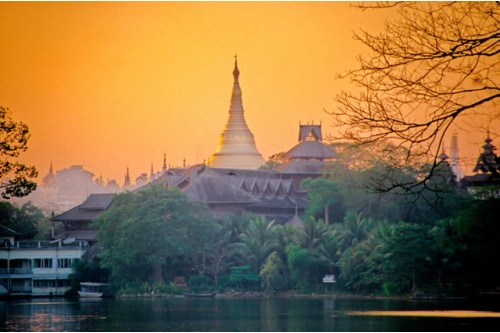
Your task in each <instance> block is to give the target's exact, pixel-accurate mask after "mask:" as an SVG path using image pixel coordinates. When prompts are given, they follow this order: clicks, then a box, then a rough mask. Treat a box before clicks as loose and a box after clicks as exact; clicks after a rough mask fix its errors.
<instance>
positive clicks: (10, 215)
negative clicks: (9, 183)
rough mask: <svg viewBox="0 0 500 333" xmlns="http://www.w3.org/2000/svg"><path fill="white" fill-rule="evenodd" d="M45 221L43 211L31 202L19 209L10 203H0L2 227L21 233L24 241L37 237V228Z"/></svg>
mask: <svg viewBox="0 0 500 333" xmlns="http://www.w3.org/2000/svg"><path fill="white" fill-rule="evenodd" d="M44 219H46V218H45V216H44V215H43V213H42V211H41V210H40V209H39V208H37V207H35V206H33V205H32V204H31V202H28V203H25V204H24V205H22V206H21V207H18V206H16V205H13V204H11V203H10V202H8V201H0V225H3V226H4V227H7V228H10V229H12V230H14V231H16V232H19V233H20V234H21V236H20V238H22V239H31V238H33V237H34V236H36V234H37V233H38V228H37V227H38V226H39V224H40V223H41V222H42V221H44Z"/></svg>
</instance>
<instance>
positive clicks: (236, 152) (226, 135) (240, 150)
mask: <svg viewBox="0 0 500 333" xmlns="http://www.w3.org/2000/svg"><path fill="white" fill-rule="evenodd" d="M239 76H240V71H239V70H238V61H237V59H236V58H235V61H234V70H233V77H234V84H233V92H232V94H231V105H230V107H229V119H228V120H227V123H226V127H225V128H224V131H223V132H222V134H221V135H220V136H219V143H218V145H217V149H216V150H215V153H214V154H213V155H212V156H210V158H209V159H208V165H209V166H210V167H213V168H225V169H250V170H255V169H258V168H259V167H260V166H261V165H263V164H264V158H263V157H262V155H261V154H260V153H259V151H258V150H257V146H256V145H255V140H254V138H253V134H252V132H250V129H249V128H248V126H247V123H246V121H245V116H244V111H243V103H242V99H241V89H240V84H239V82H238V78H239Z"/></svg>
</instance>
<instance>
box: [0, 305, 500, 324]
mask: <svg viewBox="0 0 500 333" xmlns="http://www.w3.org/2000/svg"><path fill="white" fill-rule="evenodd" d="M374 311H377V312H374ZM499 329H500V303H499V302H481V303H471V302H461V301H453V302H430V301H426V302H422V301H419V302H413V301H403V300H367V299H362V300H359V299H355V300H354V299H341V298H334V297H328V298H302V297H293V298H218V297H216V298H183V297H175V298H140V299H136V298H134V299H95V300H69V299H64V298H58V299H57V298H56V299H48V298H47V299H45V298H35V299H15V300H9V301H0V330H1V331H58V332H60V331H85V332H95V331H99V332H109V331H113V332H124V331H148V332H152V331H154V332H157V331H315V332H322V331H331V332H333V331H421V332H422V331H498V330H499Z"/></svg>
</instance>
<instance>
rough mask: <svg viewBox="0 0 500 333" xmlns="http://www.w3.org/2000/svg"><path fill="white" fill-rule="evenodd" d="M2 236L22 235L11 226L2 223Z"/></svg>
mask: <svg viewBox="0 0 500 333" xmlns="http://www.w3.org/2000/svg"><path fill="white" fill-rule="evenodd" d="M0 236H3V237H17V236H21V234H20V233H18V232H17V231H14V230H12V229H10V228H7V227H6V226H3V225H0Z"/></svg>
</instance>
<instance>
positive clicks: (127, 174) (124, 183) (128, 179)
mask: <svg viewBox="0 0 500 333" xmlns="http://www.w3.org/2000/svg"><path fill="white" fill-rule="evenodd" d="M129 186H130V173H129V170H128V166H127V173H126V174H125V181H124V182H123V187H124V188H127V187H129Z"/></svg>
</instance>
